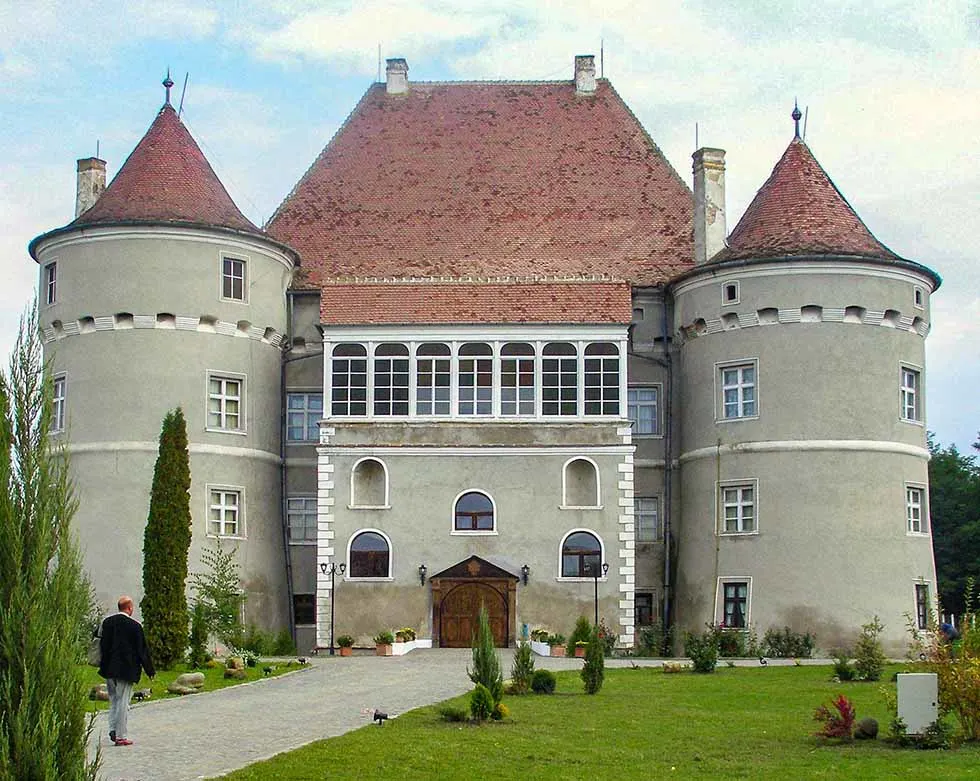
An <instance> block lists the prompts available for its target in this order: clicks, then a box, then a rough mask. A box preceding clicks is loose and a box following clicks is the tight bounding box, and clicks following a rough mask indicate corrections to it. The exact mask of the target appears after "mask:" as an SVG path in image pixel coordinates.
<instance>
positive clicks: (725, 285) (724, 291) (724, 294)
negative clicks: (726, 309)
mask: <svg viewBox="0 0 980 781" xmlns="http://www.w3.org/2000/svg"><path fill="white" fill-rule="evenodd" d="M731 287H733V288H734V289H735V295H734V296H733V297H732V298H729V297H728V289H729V288H731ZM740 302H741V291H740V286H739V284H738V280H737V279H730V280H728V281H727V282H722V283H721V303H722V304H738V303H740Z"/></svg>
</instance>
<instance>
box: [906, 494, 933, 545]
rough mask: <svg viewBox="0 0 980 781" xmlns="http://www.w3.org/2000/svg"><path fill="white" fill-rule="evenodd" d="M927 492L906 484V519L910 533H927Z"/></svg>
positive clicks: (907, 529)
mask: <svg viewBox="0 0 980 781" xmlns="http://www.w3.org/2000/svg"><path fill="white" fill-rule="evenodd" d="M927 517H928V515H927V513H926V492H925V489H923V488H918V487H916V486H910V485H907V486H905V520H906V531H908V533H909V534H927V533H928V532H929V524H928V523H927V522H926V518H927Z"/></svg>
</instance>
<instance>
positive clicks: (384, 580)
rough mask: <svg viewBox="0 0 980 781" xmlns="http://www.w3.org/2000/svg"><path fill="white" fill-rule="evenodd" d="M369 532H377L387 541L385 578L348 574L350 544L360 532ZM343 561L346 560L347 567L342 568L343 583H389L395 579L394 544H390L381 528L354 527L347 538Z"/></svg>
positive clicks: (388, 538) (389, 539)
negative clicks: (360, 576)
mask: <svg viewBox="0 0 980 781" xmlns="http://www.w3.org/2000/svg"><path fill="white" fill-rule="evenodd" d="M368 532H371V533H373V534H377V535H378V536H379V537H383V538H384V541H385V542H386V543H388V577H386V578H354V577H351V574H350V546H351V545H353V544H354V540H356V539H357V537H358V536H359V535H361V534H366V533H368ZM345 561H346V562H347V569H346V570H344V582H345V583H390V582H392V581H394V579H395V575H394V572H395V546H394V545H392V544H391V538H390V537H389V536H388V535H387V534H385V533H384V532H383V531H381V529H375V528H371V527H365V528H363V529H355V530H354V531H353V532H352V533H351V535H350V537H348V538H347V553H346V554H345Z"/></svg>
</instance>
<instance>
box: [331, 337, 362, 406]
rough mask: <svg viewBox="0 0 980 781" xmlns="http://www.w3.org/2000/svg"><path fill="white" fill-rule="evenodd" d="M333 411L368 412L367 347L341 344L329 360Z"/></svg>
mask: <svg viewBox="0 0 980 781" xmlns="http://www.w3.org/2000/svg"><path fill="white" fill-rule="evenodd" d="M330 414H331V415H367V350H366V349H365V348H364V345H362V344H338V345H337V346H335V347H334V348H333V354H332V359H331V361H330Z"/></svg>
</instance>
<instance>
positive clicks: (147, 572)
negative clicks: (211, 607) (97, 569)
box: [140, 407, 191, 670]
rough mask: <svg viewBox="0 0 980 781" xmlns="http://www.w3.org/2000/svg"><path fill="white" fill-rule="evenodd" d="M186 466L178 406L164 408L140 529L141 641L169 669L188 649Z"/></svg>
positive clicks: (184, 435) (184, 434) (184, 432)
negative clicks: (146, 512) (143, 631)
mask: <svg viewBox="0 0 980 781" xmlns="http://www.w3.org/2000/svg"><path fill="white" fill-rule="evenodd" d="M190 487H191V467H190V457H189V456H188V453H187V424H186V423H185V422H184V413H183V412H182V411H181V409H180V407H178V408H177V409H175V410H173V411H172V412H168V413H167V416H166V417H165V418H164V419H163V428H162V430H161V431H160V450H159V453H158V455H157V462H156V466H154V467H153V488H152V490H151V491H150V513H149V516H148V517H147V519H146V530H145V531H144V533H143V595H144V596H143V601H142V602H141V603H140V609H141V611H142V613H143V623H144V625H145V627H146V642H147V645H149V647H150V655H151V657H152V658H153V661H154V662H155V663H156V665H157V666H158V667H161V668H163V669H165V670H166V669H170V668H171V667H173V666H174V664H175V663H176V662H179V661H181V660H182V659H183V658H184V652H185V651H186V650H187V619H188V615H187V594H186V592H185V588H186V584H187V552H188V551H189V550H190V547H191V503H190Z"/></svg>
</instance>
